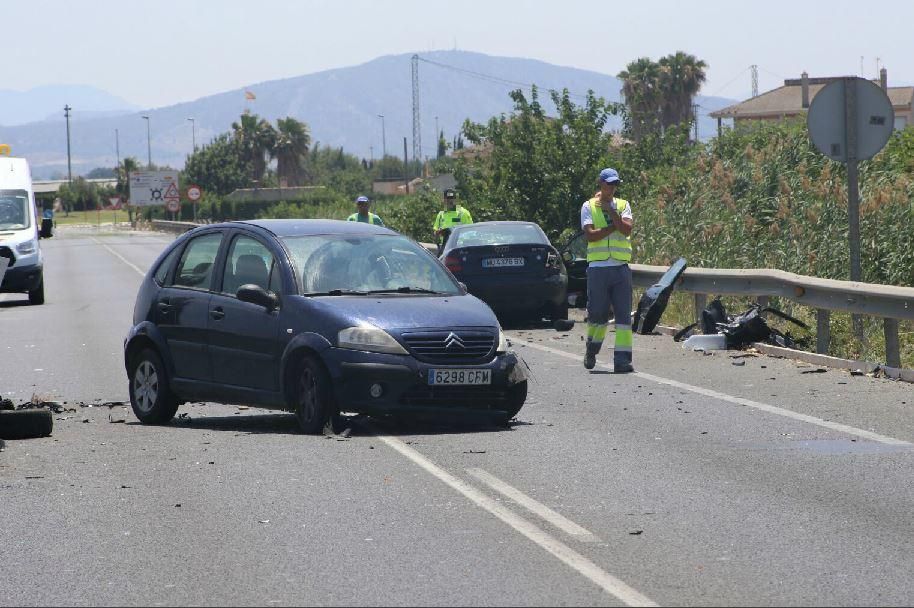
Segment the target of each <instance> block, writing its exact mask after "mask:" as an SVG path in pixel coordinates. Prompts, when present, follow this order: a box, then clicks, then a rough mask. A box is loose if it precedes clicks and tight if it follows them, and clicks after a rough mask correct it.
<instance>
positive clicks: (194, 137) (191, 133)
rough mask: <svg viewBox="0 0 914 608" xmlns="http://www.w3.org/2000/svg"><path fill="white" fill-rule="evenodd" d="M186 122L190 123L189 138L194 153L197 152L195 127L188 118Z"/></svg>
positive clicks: (192, 121) (194, 123) (191, 119)
mask: <svg viewBox="0 0 914 608" xmlns="http://www.w3.org/2000/svg"><path fill="white" fill-rule="evenodd" d="M187 120H189V121H190V137H191V142H192V144H193V146H194V152H196V151H197V125H196V122H195V121H194V119H193V118H188V119H187Z"/></svg>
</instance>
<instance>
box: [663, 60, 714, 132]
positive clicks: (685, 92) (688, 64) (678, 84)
mask: <svg viewBox="0 0 914 608" xmlns="http://www.w3.org/2000/svg"><path fill="white" fill-rule="evenodd" d="M658 64H659V66H660V83H661V88H662V90H663V107H662V112H663V126H664V128H665V127H669V126H672V125H677V124H682V123H689V122H691V121H692V120H693V116H692V100H693V99H695V95H697V94H698V91H699V90H700V89H701V85H702V84H704V82H705V79H706V74H705V69H706V68H707V67H708V64H706V63H705V62H704V61H701V60H700V59H698V58H697V57H695V56H694V55H689V54H688V53H684V52H683V51H677V52H676V53H675V54H673V55H667V56H666V57H664V58H662V59H661V60H660V61H659V62H658Z"/></svg>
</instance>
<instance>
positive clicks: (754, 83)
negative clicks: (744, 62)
mask: <svg viewBox="0 0 914 608" xmlns="http://www.w3.org/2000/svg"><path fill="white" fill-rule="evenodd" d="M749 69H750V70H751V71H752V96H753V97H758V66H757V65H750V66H749Z"/></svg>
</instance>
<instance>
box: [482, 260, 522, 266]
mask: <svg viewBox="0 0 914 608" xmlns="http://www.w3.org/2000/svg"><path fill="white" fill-rule="evenodd" d="M523 265H524V258H486V259H484V260H483V261H482V267H483V268H502V267H504V266H523Z"/></svg>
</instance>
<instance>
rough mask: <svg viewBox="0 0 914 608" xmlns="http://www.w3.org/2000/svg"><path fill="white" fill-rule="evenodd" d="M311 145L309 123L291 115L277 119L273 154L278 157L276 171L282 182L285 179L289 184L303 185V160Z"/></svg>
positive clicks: (292, 185)
mask: <svg viewBox="0 0 914 608" xmlns="http://www.w3.org/2000/svg"><path fill="white" fill-rule="evenodd" d="M310 146H311V134H310V133H309V132H308V125H307V124H305V123H303V122H301V121H300V120H296V119H294V118H292V117H291V116H289V117H286V118H280V119H279V120H277V121H276V141H275V143H274V144H273V150H272V155H273V156H274V157H275V158H276V163H277V165H276V173H277V175H278V176H279V180H280V183H282V181H283V179H285V181H286V184H287V185H288V186H291V187H294V186H301V185H302V182H303V177H304V176H303V171H302V162H303V161H304V158H305V156H306V155H307V154H308V149H309V147H310Z"/></svg>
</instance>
